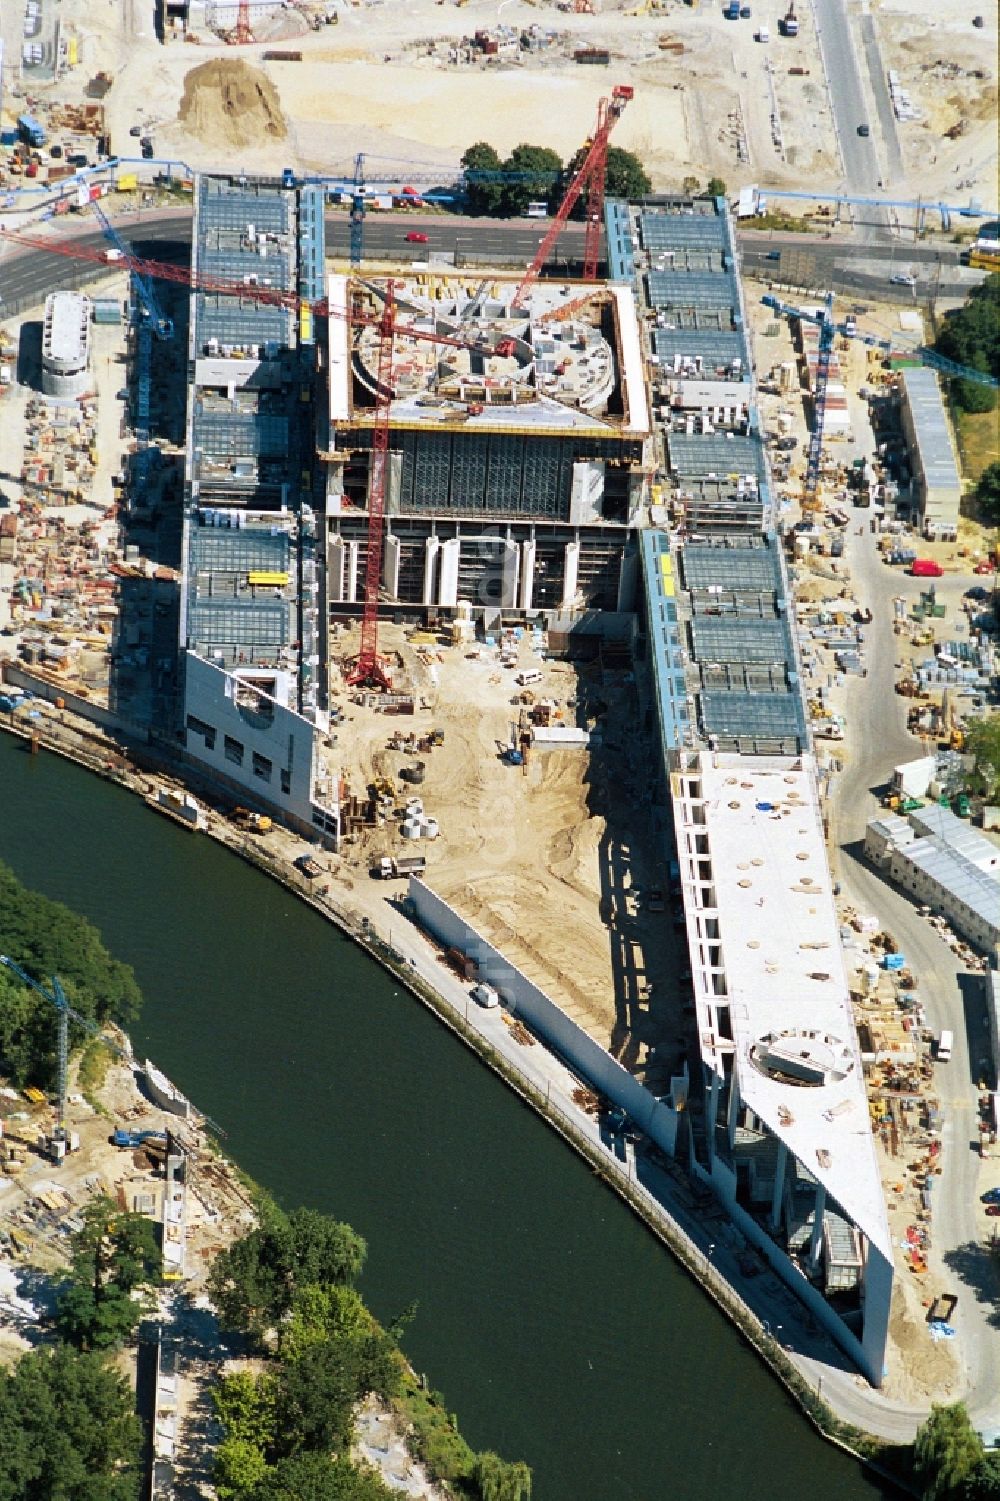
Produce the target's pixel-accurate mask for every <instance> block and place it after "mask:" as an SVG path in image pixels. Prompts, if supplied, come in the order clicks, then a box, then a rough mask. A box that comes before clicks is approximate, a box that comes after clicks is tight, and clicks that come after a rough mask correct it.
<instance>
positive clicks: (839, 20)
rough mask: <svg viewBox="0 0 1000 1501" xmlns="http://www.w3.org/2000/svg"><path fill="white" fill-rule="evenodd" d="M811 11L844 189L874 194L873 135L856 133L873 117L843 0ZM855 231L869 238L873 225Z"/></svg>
mask: <svg viewBox="0 0 1000 1501" xmlns="http://www.w3.org/2000/svg"><path fill="white" fill-rule="evenodd" d="M813 13H814V15H815V18H816V31H817V34H818V36H819V47H820V52H821V54H822V60H823V71H824V73H825V74H826V82H827V88H828V90H829V94H830V106H831V108H832V110H833V122H834V128H835V130H836V132H837V138H838V140H839V142H840V151H841V156H842V158H843V162H844V172H845V175H846V181H847V188H848V192H850V193H857V194H875V193H877V192H878V189H879V176H880V173H879V165H878V156H877V153H876V149H875V136H874V135H869V136H867V137H863V136H859V135H858V126H859V125H867V126H868V127H869V130H870V129H871V127H872V124H873V121H872V120H871V119H870V118H869V113H870V112H869V106H868V103H867V100H866V98H865V92H864V87H863V85H862V82H861V73H860V70H859V68H858V59H857V53H856V52H855V48H854V37H853V34H852V31H851V22H850V19H849V17H848V14H847V6H846V4H845V0H814V4H813ZM878 215H879V218H878V221H877V222H879V223H882V224H884V223H885V216H884V213H883V211H881V210H879V211H878ZM859 232H860V233H861V235H862V236H863V237H866V238H870V237H871V236H872V235H873V233H874V232H875V226H874V225H872V224H865V225H859Z"/></svg>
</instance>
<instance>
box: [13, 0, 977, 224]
mask: <svg viewBox="0 0 1000 1501" xmlns="http://www.w3.org/2000/svg"><path fill="white" fill-rule="evenodd" d="M787 8H788V7H787V4H786V3H785V0H763V3H761V4H758V5H756V6H755V7H754V10H753V19H752V20H742V19H738V20H737V21H736V22H735V23H734V22H731V21H728V20H726V19H725V18H724V16H723V7H722V6H714V5H713V6H706V5H701V6H687V7H682V6H672V7H670V8H669V9H668V8H667V7H666V6H665V5H664V4H662V3H661V0H639V3H637V4H628V3H626V0H602V3H600V4H597V3H595V4H594V5H593V6H590V5H589V4H588V5H587V6H586V7H583V6H576V5H570V4H564V5H558V4H550V3H544V0H542V3H530V0H514V3H512V4H508V5H506V6H505V8H504V13H503V16H502V18H500V19H499V21H498V17H497V13H496V7H495V5H493V4H487V3H486V0H473V3H471V4H464V3H463V4H459V5H454V4H451V3H447V4H438V3H432V0H421V3H419V4H415V5H411V6H407V7H406V8H405V10H403V9H401V8H400V7H399V6H396V5H376V4H370V5H364V6H362V5H352V4H349V3H338V4H336V5H327V6H325V7H321V6H301V7H297V8H290V9H288V10H286V9H284V8H283V7H279V6H275V7H274V14H273V17H271V18H268V17H266V16H264V15H263V8H261V17H260V19H258V21H257V23H256V25H257V32H256V37H257V40H256V42H255V43H253V44H251V45H249V46H247V47H246V48H245V49H244V51H243V52H242V54H241V55H240V56H239V57H236V56H234V54H233V53H232V52H230V51H227V50H226V48H225V44H224V42H223V41H222V40H221V35H222V34H224V33H225V32H226V31H227V29H228V25H229V23H228V21H225V22H223V24H222V25H221V27H220V28H219V29H218V30H217V31H212V30H210V29H208V28H205V27H202V28H201V29H199V28H198V27H197V26H195V25H194V23H193V22H192V23H191V25H190V27H189V28H185V26H184V24H183V23H182V24H181V25H180V26H178V27H177V28H176V30H171V31H170V32H168V41H167V43H166V45H162V44H160V43H158V42H157V41H156V39H155V37H154V35H153V33H152V23H151V20H150V22H149V23H148V27H147V23H146V22H145V20H144V18H140V17H138V16H136V17H133V18H131V19H130V21H129V24H128V25H127V27H126V28H125V30H124V33H123V29H122V27H121V25H120V24H119V22H118V20H117V19H116V18H115V17H112V16H110V15H109V16H108V18H107V19H106V18H105V16H104V15H102V13H101V11H100V9H99V8H97V7H93V6H88V5H85V4H84V3H83V0H67V3H66V4H65V5H64V6H63V8H62V12H61V19H62V36H63V44H62V54H61V57H60V59H59V62H58V72H59V74H60V77H59V80H58V82H57V83H56V84H53V83H52V81H51V80H52V75H53V71H54V66H55V61H56V60H55V49H54V46H52V47H51V48H49V47H46V49H45V58H44V61H43V62H40V63H38V64H31V65H30V66H28V67H26V69H25V71H24V83H23V93H24V96H25V97H26V98H27V99H28V100H30V101H31V102H32V107H33V108H35V109H36V112H37V113H38V114H39V116H40V118H42V119H43V123H47V124H48V125H49V135H50V138H55V136H56V128H55V125H54V122H53V121H52V120H51V118H50V116H49V108H50V100H52V99H53V97H55V98H59V99H63V100H65V101H66V102H67V103H69V104H71V105H73V106H74V107H76V108H77V109H83V108H84V107H85V106H87V107H90V108H91V109H92V110H93V111H95V116H94V120H95V123H94V124H93V125H92V124H91V123H90V122H88V124H87V127H86V129H85V130H84V131H83V132H82V133H80V134H78V135H76V136H70V135H65V136H60V137H59V139H60V140H61V141H62V142H63V144H64V146H65V156H64V160H65V157H68V156H69V155H71V154H74V153H75V151H76V149H77V148H82V150H83V151H84V153H86V154H88V155H92V154H93V149H94V146H95V144H96V142H97V138H98V137H99V136H101V135H107V136H108V138H109V141H110V146H111V149H112V151H113V152H114V153H116V154H118V155H121V156H128V155H137V154H138V151H137V147H138V142H136V143H135V144H134V145H132V146H131V149H129V148H130V145H131V143H130V142H129V132H130V130H131V128H132V127H133V126H135V125H137V124H138V125H139V126H140V129H141V134H142V137H143V139H149V140H150V141H152V143H153V146H154V148H155V154H156V155H158V156H163V157H166V156H172V157H174V158H175V159H178V160H180V161H185V162H188V163H189V164H190V165H191V166H193V167H205V166H209V165H211V166H221V165H224V164H225V161H226V157H225V155H224V153H225V152H227V151H228V152H229V153H230V154H231V160H232V162H233V164H237V163H239V162H241V161H242V157H241V155H240V153H241V152H243V151H244V149H245V143H246V142H248V141H250V140H253V141H254V145H255V161H254V165H255V169H256V170H258V171H267V170H271V171H274V170H279V169H280V168H281V167H282V166H284V165H286V164H288V163H291V164H293V165H295V166H296V167H298V168H300V169H303V170H310V171H315V170H329V168H330V150H329V139H330V130H331V128H333V129H334V130H335V131H336V139H337V156H338V165H337V170H345V169H346V166H347V163H348V161H349V160H350V159H351V158H352V157H353V155H354V153H355V152H356V151H358V150H365V151H368V152H371V153H372V154H373V155H374V156H380V157H382V158H396V159H399V160H400V161H405V160H407V159H412V158H418V159H419V160H420V161H421V162H422V163H423V164H424V165H425V166H428V167H433V165H434V164H438V165H440V166H442V167H444V166H446V165H452V164H454V162H455V161H456V159H457V158H458V157H459V156H460V155H461V153H462V152H463V151H464V150H465V149H466V148H467V147H468V146H470V145H471V144H472V143H473V142H474V141H476V140H479V139H482V138H483V137H484V136H485V137H487V138H488V139H489V140H490V141H491V143H492V144H493V145H494V146H495V147H496V148H497V149H498V150H499V151H500V152H501V154H503V153H505V152H507V151H509V150H510V149H511V148H512V147H513V146H514V145H516V144H517V143H518V142H519V141H524V140H529V141H537V142H538V143H539V144H544V145H547V146H551V147H553V148H554V149H556V150H557V151H559V152H560V153H562V154H563V155H564V156H569V155H571V154H572V152H573V151H574V150H575V149H576V147H577V145H578V143H579V141H580V140H581V139H582V138H583V137H584V135H585V134H586V132H587V130H588V128H589V125H590V121H591V118H592V112H593V99H594V93H595V84H598V83H599V82H600V80H601V78H602V76H603V74H604V71H605V67H610V68H611V69H613V70H614V74H615V77H616V78H618V79H620V80H622V81H628V82H633V83H634V84H635V85H636V86H637V103H636V108H635V110H634V111H633V112H632V115H631V117H630V119H629V120H628V121H627V122H626V124H625V125H624V127H623V130H622V135H621V140H620V144H621V145H622V146H625V147H627V148H628V149H631V150H633V151H636V152H637V153H638V154H639V155H640V157H641V158H642V160H643V162H644V164H645V165H646V167H647V170H648V171H649V172H650V174H651V176H652V178H653V181H654V184H655V185H667V184H668V183H678V182H680V181H681V180H682V178H683V177H685V176H686V175H687V174H688V173H693V174H694V175H695V176H696V177H698V178H700V179H701V180H705V179H707V178H708V177H710V176H712V175H713V174H718V175H721V176H723V177H724V178H725V179H726V181H727V182H728V183H729V184H730V186H733V185H734V184H742V183H744V182H756V181H759V180H761V179H765V180H767V181H770V182H771V184H772V185H773V186H778V185H781V184H785V185H788V186H791V187H798V186H800V185H802V184H803V183H807V182H808V183H816V184H822V185H824V186H827V187H833V186H834V185H835V184H836V183H837V181H838V180H839V179H840V176H841V167H840V158H839V155H838V149H839V148H838V143H837V138H836V134H835V131H834V127H833V119H832V115H831V110H830V104H829V98H828V94H827V89H826V84H825V81H824V74H823V66H822V62H821V59H820V57H819V55H818V47H817V36H816V30H815V25H814V20H813V11H812V7H808V6H807V7H801V8H800V9H799V11H798V13H797V20H798V26H797V28H796V35H794V36H791V35H787V34H785V35H783V34H782V27H781V25H780V22H781V19H782V17H783V16H784V14H785V12H786V10H787ZM224 9H225V8H224V7H223V10H224ZM176 10H177V11H180V10H181V7H177V8H176ZM974 10H975V6H974V4H973V3H972V0H963V3H962V4H961V5H960V6H953V7H951V8H950V9H949V11H948V14H947V15H945V14H943V13H942V12H941V11H940V8H935V7H933V6H929V5H927V4H926V3H925V0H921V4H920V5H915V4H914V3H907V4H906V5H905V6H903V5H900V6H892V7H885V6H883V7H880V8H879V10H878V11H877V13H875V15H874V17H873V22H872V25H873V28H874V32H873V35H874V37H875V39H876V40H875V44H874V48H873V50H871V55H870V59H869V65H868V74H869V76H868V77H867V78H866V88H868V87H871V88H873V89H874V88H876V87H877V89H878V90H879V91H880V92H881V91H885V99H886V103H888V98H889V93H888V90H889V87H890V85H891V86H892V87H893V88H894V89H896V90H898V89H899V88H902V89H903V91H904V96H905V100H906V101H908V103H907V107H906V108H905V109H903V110H902V112H899V111H897V113H901V118H899V119H898V120H897V121H896V125H895V137H898V140H897V139H895V138H892V139H888V140H887V142H886V151H887V153H888V157H887V160H888V161H889V163H890V165H891V166H892V168H893V172H892V175H893V178H894V184H893V185H894V187H895V188H896V189H897V190H899V189H903V188H904V184H905V187H906V189H907V195H908V196H911V197H916V196H918V195H923V196H930V197H933V196H934V195H935V194H938V195H944V196H946V195H947V194H950V193H952V192H954V191H955V190H959V189H960V190H962V191H965V190H969V191H972V192H975V193H979V194H980V195H982V196H984V197H985V198H989V197H990V195H991V191H992V188H993V186H994V179H995V162H996V143H995V139H994V138H993V136H994V133H993V131H992V128H991V121H990V100H991V98H992V94H993V92H994V89H995V68H992V67H990V66H989V64H988V63H987V64H984V59H986V58H989V57H991V56H994V55H995V51H996V47H995V42H996V20H995V16H993V15H987V16H986V18H985V28H986V29H985V30H982V31H977V30H975V29H974V28H973V26H972V19H973V13H974ZM230 11H231V12H232V19H233V24H235V19H234V18H235V13H236V7H235V6H232V7H230ZM924 12H926V14H925V13H924ZM194 14H195V12H192V15H194ZM185 29H188V30H189V38H188V39H189V40H190V41H194V42H197V43H199V45H198V47H197V48H195V47H192V46H185V45H183V43H182V41H181V37H183V35H184V32H185ZM170 37H176V38H177V39H176V40H170V39H169V38H170ZM67 38H72V47H70V46H69V45H68V42H67V40H66V39H67ZM879 43H880V44H881V48H880V49H879V45H878V44H879ZM10 47H11V50H12V51H19V50H20V39H19V38H18V37H17V35H16V31H14V30H12V31H11V36H10ZM213 54H214V55H213ZM71 58H72V61H70V59H71ZM605 59H606V60H607V61H606V62H605ZM588 64H589V65H588ZM318 73H319V74H321V82H318V81H317V74H318ZM876 80H877V83H876ZM949 86H950V87H951V90H952V92H948V90H949ZM95 101H97V102H95ZM100 112H103V114H101V113H100ZM98 116H99V118H98ZM911 117H912V118H911ZM486 121H488V122H489V130H487V129H485V128H484V123H483V122H486ZM361 122H363V123H361ZM91 129H93V131H94V134H93V135H89V134H88V132H89V131H90V130H91ZM929 142H933V144H932V146H930V147H929V144H928V143H929ZM900 153H901V156H900ZM150 154H153V153H152V152H151V153H150ZM897 157H898V158H899V161H900V166H901V167H902V169H903V170H902V171H900V170H898V169H897V168H896V166H895V163H896V160H897ZM46 163H47V153H45V152H43V153H41V154H40V156H39V160H38V162H37V163H35V166H36V167H37V169H38V170H39V171H40V172H42V174H43V175H44V173H45V171H46V170H48V171H49V172H50V173H52V172H53V169H54V170H55V171H62V170H63V167H62V162H58V163H51V164H50V165H49V166H48V167H47V166H46ZM29 164H30V156H25V158H24V160H23V161H22V162H21V163H20V164H19V165H17V167H16V172H17V175H21V174H22V173H23V172H24V170H25V168H26V167H27V166H28V165H29ZM8 170H9V171H14V170H15V168H14V167H13V166H9V167H8ZM404 170H405V169H404Z"/></svg>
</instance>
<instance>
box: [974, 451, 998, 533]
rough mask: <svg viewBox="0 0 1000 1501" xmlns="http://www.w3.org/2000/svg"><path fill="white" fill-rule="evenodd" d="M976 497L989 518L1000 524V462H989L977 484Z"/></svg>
mask: <svg viewBox="0 0 1000 1501" xmlns="http://www.w3.org/2000/svg"><path fill="white" fill-rule="evenodd" d="M976 499H977V500H978V501H979V504H980V505H981V506H982V508H983V511H984V512H985V514H986V517H987V520H989V521H991V522H992V523H993V525H994V526H1000V463H998V462H997V461H996V460H994V462H993V463H992V464H987V466H986V468H985V469H984V470H983V472H982V474H981V475H980V476H979V482H978V484H977V485H976Z"/></svg>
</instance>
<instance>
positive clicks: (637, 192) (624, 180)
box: [604, 146, 653, 201]
mask: <svg viewBox="0 0 1000 1501" xmlns="http://www.w3.org/2000/svg"><path fill="white" fill-rule="evenodd" d="M604 191H605V193H606V194H607V196H608V197H609V198H626V199H628V200H629V201H634V200H635V199H636V198H645V197H646V195H647V193H651V192H652V191H653V184H652V181H651V179H650V177H649V174H648V173H647V171H646V169H645V167H644V166H643V165H642V162H641V161H640V160H639V158H638V157H637V156H636V154H635V152H634V151H625V150H624V149H623V148H622V147H621V146H609V147H608V169H607V171H606V173H605V174H604Z"/></svg>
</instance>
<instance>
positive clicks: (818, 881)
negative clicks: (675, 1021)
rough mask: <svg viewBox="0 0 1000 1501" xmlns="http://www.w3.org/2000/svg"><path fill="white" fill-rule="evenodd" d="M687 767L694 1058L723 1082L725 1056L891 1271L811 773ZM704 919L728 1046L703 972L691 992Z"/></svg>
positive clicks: (743, 763)
mask: <svg viewBox="0 0 1000 1501" xmlns="http://www.w3.org/2000/svg"><path fill="white" fill-rule="evenodd" d="M692 763H693V764H692V765H691V766H689V767H688V768H687V770H685V771H682V772H677V773H675V774H674V776H673V779H672V785H673V791H674V804H675V818H676V819H677V826H678V828H677V834H678V850H679V852H680V856H681V871H682V879H683V881H684V884H685V899H686V900H685V908H686V912H687V922H688V932H689V939H690V943H691V951H692V972H693V974H694V976H695V983H696V996H697V999H698V1002H699V1005H698V1011H699V1018H698V1021H699V1032H700V1035H701V1045H702V1056H703V1058H704V1059H705V1061H706V1063H707V1064H708V1065H709V1066H710V1067H712V1068H713V1069H714V1071H716V1072H721V1061H720V1059H721V1055H722V1054H723V1053H724V1052H725V1051H726V1050H727V1048H731V1050H732V1051H733V1053H734V1055H735V1060H736V1068H737V1074H738V1080H739V1089H740V1095H741V1098H742V1100H743V1101H744V1103H745V1104H746V1105H748V1106H749V1107H750V1109H751V1110H753V1111H755V1112H756V1114H757V1115H758V1116H759V1117H760V1118H761V1119H762V1120H763V1121H765V1122H766V1124H767V1126H768V1129H769V1130H770V1131H771V1132H772V1133H773V1134H774V1135H775V1136H776V1137H778V1138H779V1139H780V1140H781V1141H783V1142H784V1143H785V1144H786V1146H787V1147H788V1149H789V1151H791V1152H792V1153H793V1154H794V1156H795V1157H796V1158H798V1160H799V1161H800V1162H802V1163H803V1164H804V1166H805V1167H806V1168H807V1169H808V1170H809V1172H810V1173H812V1174H813V1175H814V1176H815V1177H816V1178H817V1179H818V1180H819V1181H820V1182H821V1183H822V1184H823V1185H824V1187H825V1188H826V1190H827V1193H828V1194H829V1195H830V1197H831V1198H833V1199H835V1200H836V1202H837V1204H839V1205H840V1206H841V1208H842V1209H843V1210H844V1212H845V1213H846V1214H848V1215H849V1216H850V1218H851V1219H852V1220H853V1221H854V1222H855V1224H857V1225H858V1227H859V1228H860V1229H861V1230H862V1231H863V1232H864V1233H865V1235H866V1236H867V1237H868V1238H869V1240H870V1241H871V1242H872V1243H873V1244H874V1245H876V1246H878V1248H879V1249H880V1250H881V1251H882V1252H883V1253H884V1254H885V1255H886V1256H887V1257H888V1258H889V1259H890V1260H891V1257H892V1248H891V1242H890V1238H889V1227H888V1222H887V1219H886V1210H885V1198H884V1194H883V1191H882V1182H881V1177H880V1173H879V1168H878V1162H877V1160H876V1156H875V1144H874V1141H873V1139H872V1133H871V1126H870V1121H869V1114H868V1100H867V1095H866V1091H865V1083H864V1077H863V1073H862V1065H861V1055H860V1051H859V1048H858V1042H857V1035H856V1032H855V1028H854V1018H853V1015H852V1011H851V1003H850V995H849V991H848V985H847V975H846V972H845V967H844V957H843V950H842V948H841V943H840V925H839V922H838V919H837V913H836V909H835V906H834V901H833V893H832V887H831V878H830V870H829V866H828V864H827V857H826V846H825V843H824V838H823V826H822V820H821V816H820V811H819V805H818V802H817V797H816V784H815V763H814V762H813V760H812V757H810V756H799V757H773V758H772V757H768V758H766V759H765V758H761V757H748V756H738V755H721V754H714V755H713V754H710V753H707V752H705V753H702V754H701V755H700V756H698V757H694V758H692ZM688 776H697V777H698V778H699V779H700V784H701V793H700V801H699V807H700V811H701V813H702V814H703V817H704V822H703V823H701V822H698V823H695V822H694V820H693V818H692V816H691V809H692V805H691V803H690V801H689V800H686V795H685V793H684V787H683V783H684V779H685V778H686V777H688ZM688 835H689V836H690V842H688V838H687V836H688ZM699 836H702V837H704V836H707V840H708V853H709V857H710V860H711V871H712V875H711V887H710V888H709V889H706V888H705V887H704V886H702V887H701V888H699V887H698V886H697V885H695V878H696V874H697V857H695V858H694V859H693V860H692V861H691V862H690V863H689V862H688V860H686V859H685V855H684V851H685V850H686V849H688V848H690V849H691V850H692V851H693V850H694V849H695V840H696V838H697V837H699ZM702 858H704V857H702ZM709 892H712V893H714V905H710V903H711V901H712V897H711V895H710V894H709ZM705 913H710V914H711V915H712V916H714V917H716V918H717V920H718V927H719V942H720V946H721V951H722V966H723V968H724V971H725V977H726V994H727V995H728V997H729V1001H730V1015H731V1024H732V1033H733V1043H732V1044H728V1043H727V1041H726V1039H724V1038H722V1039H720V1038H719V1037H718V1036H716V1035H715V1033H714V1032H713V1030H712V1007H711V983H710V980H709V979H708V971H707V970H706V968H705V967H704V966H702V969H701V977H700V978H701V981H702V984H701V986H700V987H699V985H698V981H699V974H698V969H699V939H698V929H697V922H698V918H699V915H702V914H705ZM701 942H702V943H703V942H704V940H701ZM767 1039H770V1041H767ZM767 1052H771V1053H772V1055H773V1057H772V1064H773V1065H777V1064H778V1063H779V1061H780V1056H781V1055H784V1056H786V1057H787V1058H788V1059H789V1061H790V1063H791V1065H792V1066H790V1067H789V1068H788V1070H786V1074H790V1075H792V1076H798V1077H803V1076H806V1077H809V1076H811V1075H812V1074H813V1073H814V1072H815V1071H816V1070H819V1072H820V1073H821V1075H822V1076H823V1077H825V1079H826V1082H824V1083H822V1084H818V1085H810V1086H806V1085H796V1084H795V1083H790V1082H788V1081H787V1078H777V1077H775V1076H774V1074H773V1073H769V1072H767V1071H766V1070H765V1069H763V1068H762V1067H760V1066H758V1063H757V1062H755V1061H754V1059H755V1057H756V1058H757V1059H758V1060H760V1058H761V1054H762V1053H764V1054H766V1053H767ZM796 1055H797V1056H798V1059H799V1063H798V1065H796V1064H795V1063H794V1060H795V1057H796Z"/></svg>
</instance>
